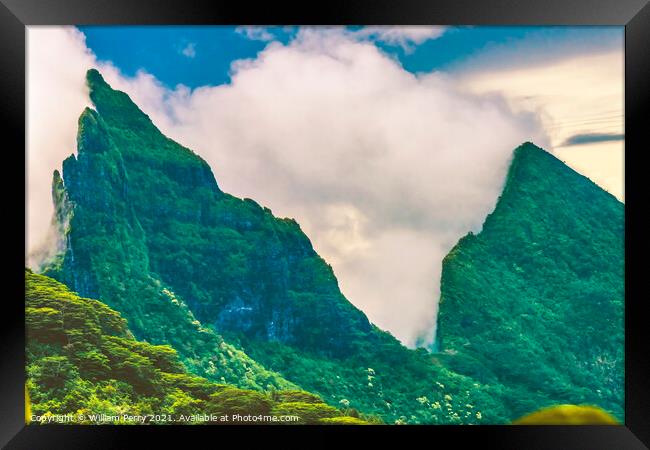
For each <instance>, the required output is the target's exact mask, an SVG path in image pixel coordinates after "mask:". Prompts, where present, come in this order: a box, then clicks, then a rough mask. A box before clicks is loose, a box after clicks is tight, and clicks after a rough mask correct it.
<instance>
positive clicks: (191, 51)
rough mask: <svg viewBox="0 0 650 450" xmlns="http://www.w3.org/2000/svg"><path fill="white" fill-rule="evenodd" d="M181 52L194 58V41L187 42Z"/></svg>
mask: <svg viewBox="0 0 650 450" xmlns="http://www.w3.org/2000/svg"><path fill="white" fill-rule="evenodd" d="M181 54H182V55H183V56H187V57H188V58H194V57H195V56H196V44H195V43H194V42H189V43H188V44H187V45H186V46H185V47H183V49H182V50H181Z"/></svg>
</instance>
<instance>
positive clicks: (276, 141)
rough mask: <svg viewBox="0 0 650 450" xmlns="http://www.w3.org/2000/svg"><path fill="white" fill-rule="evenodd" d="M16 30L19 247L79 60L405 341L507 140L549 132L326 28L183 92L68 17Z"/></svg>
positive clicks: (427, 312) (56, 152)
mask: <svg viewBox="0 0 650 450" xmlns="http://www.w3.org/2000/svg"><path fill="white" fill-rule="evenodd" d="M49 33H55V34H56V39H54V37H53V36H51V35H50V34H49ZM53 42H55V43H56V45H57V47H56V48H49V51H47V50H44V49H43V48H41V46H44V45H50V43H53ZM28 43H29V52H30V62H31V61H32V57H33V59H35V60H36V59H38V65H34V64H30V67H29V73H30V79H29V81H30V85H29V87H28V88H29V90H30V103H29V110H30V123H29V133H30V134H29V135H30V142H29V147H28V153H29V158H28V160H29V174H30V180H32V179H33V183H32V182H31V181H30V184H29V191H28V192H29V218H30V220H29V237H30V247H31V245H32V244H33V243H35V242H36V241H38V239H39V237H40V236H44V235H45V234H44V233H43V232H42V230H43V229H46V228H47V223H48V221H49V217H50V216H49V213H51V209H52V208H51V206H50V207H49V209H48V208H47V207H46V204H47V203H48V202H50V200H49V180H50V179H51V171H52V170H53V169H54V168H56V167H57V166H58V165H60V162H61V160H62V159H63V158H64V157H66V156H67V155H69V154H70V153H71V152H72V151H74V136H75V133H76V120H77V117H78V115H79V114H80V112H81V110H82V108H83V106H85V105H86V104H87V99H85V98H84V88H83V80H84V74H85V71H86V69H87V68H89V67H98V68H99V70H100V71H102V73H103V74H104V76H105V78H106V79H107V81H108V82H109V83H111V84H112V85H113V87H114V88H117V89H121V90H124V91H126V92H127V93H128V94H129V95H131V97H132V98H133V100H134V101H135V102H136V103H138V105H139V106H140V107H141V108H142V109H143V110H144V111H145V112H146V113H147V114H149V116H150V117H151V118H152V120H153V121H154V123H156V125H158V126H159V127H160V128H161V130H162V131H163V132H164V133H165V134H167V135H168V136H170V137H172V138H173V139H175V140H177V141H179V142H180V143H182V144H183V145H186V146H188V147H190V148H192V149H193V150H195V151H196V152H197V153H198V154H200V155H201V156H202V157H203V158H205V159H206V160H207V161H208V162H209V164H210V166H211V167H212V169H213V170H214V172H215V176H216V178H217V181H218V182H219V185H220V186H221V188H222V189H223V190H225V191H226V192H230V193H232V194H234V195H237V196H240V197H250V198H254V199H255V200H257V201H258V202H259V203H260V204H263V205H265V206H268V207H270V208H271V209H272V210H273V212H274V214H275V215H277V216H282V217H293V218H295V219H296V220H297V221H298V222H299V223H300V224H301V226H302V228H303V230H304V231H305V232H306V234H307V235H308V236H309V237H310V239H311V240H312V242H313V244H314V247H315V249H316V251H318V252H319V253H320V254H321V256H323V257H324V258H325V259H326V260H327V261H328V262H329V263H330V264H332V266H333V268H334V271H335V273H336V275H337V278H338V280H339V284H340V287H341V290H342V292H343V293H344V294H345V295H346V297H347V298H348V299H349V300H350V301H351V302H352V303H353V304H355V305H356V306H358V307H359V308H360V309H362V310H363V311H364V312H365V313H366V314H367V315H368V317H369V318H370V320H371V321H372V322H374V323H375V324H377V325H378V326H379V327H381V328H383V329H387V330H389V331H390V332H391V333H392V334H394V335H395V336H396V337H397V338H399V339H400V340H401V341H402V342H403V343H405V344H407V345H410V346H413V345H415V343H416V342H418V340H419V339H423V340H424V341H427V342H431V340H432V339H433V336H434V330H435V317H436V312H437V303H438V295H439V281H440V280H439V277H440V269H441V262H442V258H443V257H444V256H445V255H446V254H447V252H448V251H449V250H450V249H451V247H452V246H453V245H454V244H455V243H456V242H457V240H458V239H459V238H460V237H461V236H463V235H464V234H466V233H467V232H468V231H470V230H474V231H478V230H479V229H480V226H481V224H482V222H483V220H484V218H485V216H486V214H487V213H489V212H490V211H491V209H492V208H493V207H494V205H495V202H496V199H497V197H498V195H499V193H500V189H501V187H502V184H503V180H504V175H505V172H506V170H507V166H508V163H509V160H510V157H511V154H512V150H513V149H514V148H515V147H516V146H517V145H519V144H520V143H522V142H523V141H528V140H532V141H534V142H536V143H537V144H539V145H547V144H548V142H547V140H546V138H545V135H544V133H543V132H542V131H541V127H540V124H539V122H538V121H537V118H536V116H535V115H534V114H529V113H513V112H512V111H511V110H510V109H509V107H508V106H507V104H506V102H504V101H502V100H501V99H500V97H498V96H489V97H484V96H480V95H473V94H469V93H468V92H467V91H465V90H463V89H462V88H461V87H460V86H459V85H458V83H456V81H455V80H454V79H452V78H450V77H448V76H446V75H444V74H442V73H431V74H427V75H421V76H415V75H413V74H411V73H409V72H407V71H405V70H403V68H402V67H401V66H400V65H399V64H398V63H397V62H396V61H395V60H393V59H392V58H391V57H389V56H387V55H385V54H384V53H382V52H381V51H380V50H379V49H378V48H377V47H376V46H375V45H374V44H373V43H372V42H369V41H365V40H359V39H357V38H355V37H353V36H350V34H349V33H347V32H344V31H343V30H340V29H339V30H337V29H312V28H308V29H302V30H300V31H299V32H298V34H297V36H296V38H295V39H293V40H292V41H291V42H289V43H288V44H287V45H282V44H280V43H278V42H271V43H269V44H268V45H267V47H266V48H265V49H264V50H263V51H262V52H260V53H259V54H258V55H257V57H256V58H255V59H250V60H242V61H237V62H235V63H234V64H233V66H232V82H231V83H230V84H226V85H220V86H216V87H207V86H206V87H201V88H198V89H195V90H193V91H190V90H189V89H187V88H186V87H183V86H178V87H176V88H175V89H173V90H169V89H166V88H165V87H164V86H162V85H161V84H160V83H159V82H158V81H157V80H156V79H155V78H154V77H153V76H152V75H150V74H147V73H145V72H139V73H138V74H137V75H136V76H135V77H133V78H127V77H124V76H122V75H121V74H120V73H119V72H118V71H117V70H115V68H113V67H112V66H111V65H110V64H102V63H99V62H97V61H96V59H95V58H94V56H93V55H92V54H90V53H89V51H88V50H87V49H86V48H85V44H84V40H83V35H81V34H80V33H78V32H76V31H74V30H70V29H63V28H59V29H55V30H45V29H41V28H35V27H30V29H29V41H28ZM52 45H54V44H52ZM35 64H36V63H35ZM54 67H57V68H58V69H57V70H59V71H60V72H61V73H60V75H57V77H56V78H55V79H54V80H52V79H50V77H51V75H50V72H49V70H50V69H52V68H54ZM38 92H42V93H44V92H47V94H48V95H47V96H46V95H36V93H38ZM32 94H33V95H32ZM32 110H36V111H38V110H41V112H34V114H37V116H35V120H32V115H31V113H32ZM39 114H40V116H38V115H39ZM54 116H59V117H58V118H56V119H55V117H54ZM53 124H56V126H53ZM32 135H33V138H32ZM40 184H43V185H46V186H47V188H45V187H43V186H41V185H40ZM32 238H33V239H32Z"/></svg>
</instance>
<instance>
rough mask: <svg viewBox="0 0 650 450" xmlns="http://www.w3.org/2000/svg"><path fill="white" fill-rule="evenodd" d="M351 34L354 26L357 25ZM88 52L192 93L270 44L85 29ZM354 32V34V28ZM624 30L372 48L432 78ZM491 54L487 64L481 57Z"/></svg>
mask: <svg viewBox="0 0 650 450" xmlns="http://www.w3.org/2000/svg"><path fill="white" fill-rule="evenodd" d="M355 28H356V27H355ZM79 29H80V30H81V31H82V32H83V33H84V34H85V35H86V44H87V46H88V47H89V48H90V49H91V50H92V51H93V52H94V53H95V55H97V57H98V58H99V59H100V60H108V61H112V62H113V64H115V65H116V66H117V67H118V68H119V69H120V70H121V71H122V72H123V73H124V74H125V75H127V76H132V75H134V74H135V72H136V71H137V70H138V69H144V70H145V71H146V72H148V73H151V74H153V75H154V76H156V78H158V79H159V80H160V81H162V82H163V83H164V84H165V85H167V86H168V87H174V86H176V85H177V84H179V83H180V84H183V85H185V86H188V87H190V88H196V87H198V86H204V85H219V84H223V83H225V82H228V81H229V69H230V65H231V63H232V62H233V61H235V60H238V59H244V58H253V57H255V55H256V54H257V53H258V52H260V51H261V50H263V49H264V48H265V47H266V45H267V44H268V42H267V41H265V40H256V39H250V37H248V36H246V35H245V34H244V33H242V32H241V31H239V32H238V31H237V29H236V27H232V26H129V27H122V26H120V27H116V26H84V27H79ZM353 29H354V28H353ZM266 30H267V31H268V32H269V33H270V34H272V35H273V36H274V38H275V40H278V41H280V42H283V43H286V42H288V41H289V40H290V39H291V38H292V37H293V36H295V33H296V30H297V29H296V28H295V27H270V28H267V29H266ZM622 33H623V28H622V27H517V26H506V27H470V26H463V27H451V28H448V29H447V30H446V31H445V33H444V34H443V35H442V36H440V37H439V38H437V39H431V40H426V41H424V42H422V43H419V44H417V45H414V46H413V47H412V48H410V49H404V48H403V47H401V46H399V45H391V44H387V43H385V42H377V45H378V46H379V47H380V48H382V49H383V50H384V51H386V52H387V53H389V54H391V55H393V56H394V57H395V58H397V59H398V60H399V61H400V63H401V64H402V66H403V67H404V68H405V69H406V70H408V71H411V72H430V71H432V70H447V71H453V70H455V69H458V68H461V67H465V66H466V65H468V64H471V63H472V62H473V61H474V62H475V64H479V65H483V66H484V65H490V64H500V61H498V60H497V59H498V58H497V56H498V55H500V54H502V55H503V58H504V59H507V63H508V64H509V65H513V64H517V61H521V63H522V64H523V63H528V64H530V63H532V62H534V61H533V59H535V58H536V59H537V60H540V59H543V58H545V57H549V58H550V57H557V56H558V55H557V52H558V49H561V50H562V53H563V56H565V57H568V56H571V55H572V54H575V53H584V52H590V51H596V50H597V51H602V50H603V49H607V48H614V47H616V46H620V45H621V44H622ZM485 54H489V55H490V59H486V58H481V56H482V55H485Z"/></svg>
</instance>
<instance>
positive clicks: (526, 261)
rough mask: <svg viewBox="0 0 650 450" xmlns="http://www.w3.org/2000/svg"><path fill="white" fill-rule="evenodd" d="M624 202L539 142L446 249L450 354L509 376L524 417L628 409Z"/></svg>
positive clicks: (463, 365)
mask: <svg viewBox="0 0 650 450" xmlns="http://www.w3.org/2000/svg"><path fill="white" fill-rule="evenodd" d="M623 251H624V207H623V204H622V203H620V202H619V201H618V200H616V198H614V197H613V196H612V195H610V194H608V193H607V192H605V191H603V190H602V189H600V188H599V187H598V186H596V185H595V184H594V183H592V182H591V181H590V180H588V179H587V178H585V177H583V176H581V175H579V174H577V173H576V172H574V171H573V170H571V169H570V168H569V167H567V166H566V165H564V164H563V163H562V162H561V161H559V160H557V159H556V158H555V157H553V156H552V155H550V154H549V153H547V152H545V151H543V150H542V149H540V148H537V147H535V146H534V145H532V144H529V143H527V144H524V145H522V146H521V147H519V148H517V150H516V151H515V155H514V159H513V162H512V165H511V168H510V171H509V174H508V178H507V182H506V186H505V188H504V190H503V194H502V195H501V198H500V199H499V202H498V204H497V206H496V209H495V210H494V212H493V213H492V214H490V215H489V216H488V218H487V219H486V221H485V224H484V226H483V230H482V231H481V233H479V234H478V235H473V234H469V235H467V236H466V237H464V238H463V239H462V240H461V241H460V242H459V243H458V245H457V246H456V247H455V248H454V249H453V250H452V251H451V252H450V253H449V255H448V256H447V257H446V258H445V261H444V265H443V273H442V283H441V303H440V313H439V319H438V327H439V328H438V330H439V331H438V338H439V344H440V345H441V347H442V349H444V353H443V354H442V355H441V356H440V358H441V360H442V361H444V363H445V364H446V365H448V366H449V367H450V368H452V369H453V370H456V371H458V372H460V373H464V374H467V375H469V376H472V377H474V378H475V379H476V380H478V381H479V382H481V383H484V384H487V385H491V386H501V389H503V390H504V396H503V397H502V398H503V402H504V403H505V405H506V406H507V408H508V410H509V411H511V415H512V417H513V418H515V417H518V416H521V415H523V414H526V413H528V412H530V411H534V410H536V409H537V408H540V407H542V406H547V405H554V404H563V403H573V404H592V405H598V406H601V407H602V408H605V409H606V410H607V411H609V412H611V413H613V414H614V415H615V416H617V417H618V418H619V420H622V418H623V399H624V395H623V388H624V359H623V357H624V345H623V342H624V341H623V339H624V325H623V312H624V306H623V301H624V257H623Z"/></svg>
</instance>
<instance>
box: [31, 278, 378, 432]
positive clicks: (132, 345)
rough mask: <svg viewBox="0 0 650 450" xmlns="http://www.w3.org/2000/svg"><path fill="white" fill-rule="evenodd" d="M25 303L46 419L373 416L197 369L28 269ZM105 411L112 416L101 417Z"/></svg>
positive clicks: (39, 412)
mask: <svg viewBox="0 0 650 450" xmlns="http://www.w3.org/2000/svg"><path fill="white" fill-rule="evenodd" d="M25 303H26V314H25V317H26V326H27V391H28V393H29V397H30V402H31V405H30V406H31V413H32V414H33V415H35V416H45V417H46V419H44V420H39V422H42V423H47V420H55V416H57V415H60V416H65V415H69V417H70V419H65V421H63V423H90V424H92V423H102V422H108V423H140V419H139V418H129V417H125V416H150V415H151V416H153V417H147V418H146V420H147V422H158V423H207V422H212V423H221V422H220V420H216V419H215V420H212V419H211V418H210V416H211V415H215V416H223V415H226V414H228V415H229V419H228V420H227V421H224V422H230V423H255V422H254V421H253V419H252V418H251V419H249V420H248V421H246V419H243V418H242V419H233V414H240V415H242V416H247V415H264V416H267V415H268V416H270V415H276V416H281V415H296V416H298V418H299V420H298V421H297V422H293V423H299V424H302V423H308V424H313V423H326V424H329V423H336V424H365V423H368V422H367V421H366V420H364V419H363V418H359V417H358V414H355V416H357V417H350V416H345V413H344V412H343V411H340V410H338V409H336V408H333V407H331V406H328V405H326V404H325V403H323V402H322V400H321V399H320V398H318V397H317V396H315V395H313V394H310V393H308V392H304V391H298V390H290V391H273V392H271V393H268V394H264V393H260V392H257V391H252V390H244V389H238V388H235V387H234V386H229V385H226V384H217V383H214V382H210V381H208V380H207V379H205V378H201V377H197V376H195V375H191V374H189V373H187V371H186V369H185V367H184V366H183V365H182V364H181V362H180V361H179V359H178V356H177V354H176V351H174V350H173V349H172V348H171V347H169V346H166V345H151V344H148V343H146V342H139V341H136V340H135V339H134V338H133V335H132V334H131V332H130V331H129V330H128V328H127V324H126V320H124V319H123V318H122V317H121V316H120V314H119V313H117V312H115V311H113V310H112V309H110V308H109V307H107V306H106V305H105V304H103V303H101V302H99V301H97V300H92V299H87V298H81V297H79V296H78V295H76V294H75V293H73V292H71V291H70V290H69V289H67V288H66V287H65V286H64V285H62V284H61V283H58V282H57V281H54V280H53V279H51V278H48V277H45V276H42V275H37V274H34V273H32V272H31V271H29V270H26V271H25ZM348 412H350V411H348ZM102 415H103V416H110V417H102V418H97V416H102ZM192 416H194V418H191V417H192ZM48 417H49V418H48ZM112 417H117V419H113V418H112ZM373 420H374V419H373ZM257 421H258V422H259V423H270V424H274V423H275V424H278V423H280V422H279V421H277V422H269V421H264V422H262V420H261V419H257Z"/></svg>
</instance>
